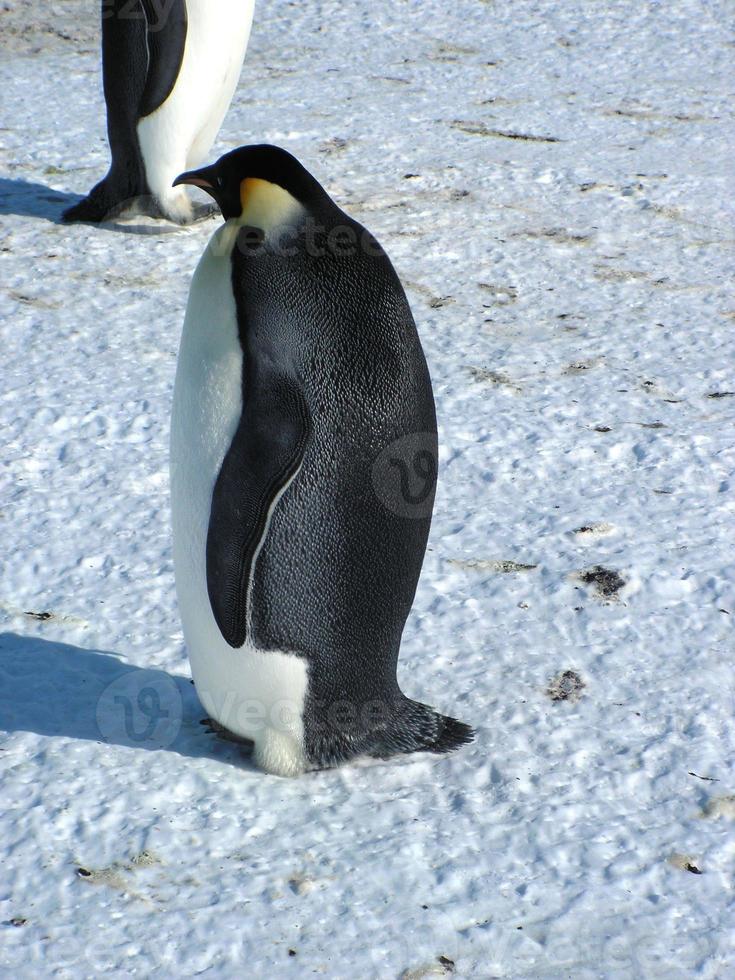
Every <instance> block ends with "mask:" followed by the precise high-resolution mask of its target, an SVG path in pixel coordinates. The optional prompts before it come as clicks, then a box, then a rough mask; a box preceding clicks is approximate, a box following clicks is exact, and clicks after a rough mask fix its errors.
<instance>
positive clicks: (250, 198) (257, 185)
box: [240, 177, 273, 211]
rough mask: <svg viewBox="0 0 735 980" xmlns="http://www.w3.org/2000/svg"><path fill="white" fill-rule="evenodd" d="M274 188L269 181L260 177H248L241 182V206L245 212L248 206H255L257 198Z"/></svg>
mask: <svg viewBox="0 0 735 980" xmlns="http://www.w3.org/2000/svg"><path fill="white" fill-rule="evenodd" d="M272 186H273V185H272V184H270V183H269V182H268V181H267V180H261V179H260V178H259V177H246V178H245V179H244V180H241V181H240V204H242V209H243V211H245V209H246V208H247V207H248V205H253V204H254V203H255V201H256V199H257V197H258V196H259V195H260V194H262V193H263V192H264V191H267V190H268V188H270V187H272Z"/></svg>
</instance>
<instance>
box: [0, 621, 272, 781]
mask: <svg viewBox="0 0 735 980" xmlns="http://www.w3.org/2000/svg"><path fill="white" fill-rule="evenodd" d="M204 715H205V711H204V709H203V708H202V706H201V704H200V703H199V699H198V698H197V696H196V692H195V691H194V687H193V685H192V683H191V681H190V680H189V678H187V677H180V676H177V675H173V674H167V673H166V672H165V671H162V670H145V669H140V668H138V667H133V666H131V665H130V664H126V663H124V662H123V661H121V659H120V657H119V655H118V654H115V653H108V652H104V651H100V650H85V649H83V648H82V647H76V646H71V645H70V644H68V643H58V642H56V641H53V640H44V639H42V638H41V637H37V636H20V635H19V634H17V633H0V732H2V731H5V732H35V733H36V734H37V735H45V736H49V737H52V738H53V737H56V738H59V737H61V738H74V739H82V740H86V741H91V742H100V743H103V744H104V743H107V744H110V745H122V746H125V747H126V748H129V749H136V750H157V751H161V750H168V751H170V752H176V753H177V754H179V755H182V756H189V757H192V758H211V759H216V760H218V761H219V762H225V763H230V764H231V765H234V766H237V767H239V768H243V769H254V768H255V767H254V765H253V764H252V763H251V761H250V759H249V758H248V751H247V747H246V746H242V745H235V744H233V743H229V742H225V741H222V740H220V739H218V738H216V736H214V735H213V734H209V733H208V732H207V731H206V730H205V728H204V726H203V725H202V724H201V719H202V718H203V717H204Z"/></svg>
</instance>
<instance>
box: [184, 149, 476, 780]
mask: <svg viewBox="0 0 735 980" xmlns="http://www.w3.org/2000/svg"><path fill="white" fill-rule="evenodd" d="M176 184H193V185H195V186H197V187H201V188H203V189H204V190H205V191H207V192H208V193H209V194H211V195H212V197H213V198H214V199H215V201H216V202H217V204H218V205H219V207H220V209H221V211H222V215H223V217H224V218H225V225H224V226H223V227H221V228H220V229H219V230H218V231H217V232H216V233H215V235H214V236H213V237H212V239H211V241H210V242H209V245H208V247H207V249H206V251H205V252H204V255H203V256H202V259H201V261H200V262H199V266H198V267H197V270H196V272H195V274H194V278H193V281H192V285H191V291H190V294H189V303H188V307H187V311H186V318H185V321H184V329H183V336H182V340H181V348H180V351H179V359H178V365H177V372H176V383H175V389H174V400H173V414H172V423H171V492H172V516H173V532H174V568H175V573H176V588H177V593H178V598H179V606H180V609H181V616H182V620H183V624H184V635H185V638H186V643H187V647H188V651H189V657H190V660H191V665H192V673H193V676H194V682H195V684H196V688H197V692H198V693H199V696H200V698H201V701H202V703H203V704H204V707H205V708H206V710H207V712H208V713H209V714H210V716H211V717H212V718H213V719H214V720H215V721H216V722H218V723H219V724H220V725H221V726H223V727H224V728H225V729H227V730H229V731H230V732H232V733H234V734H236V735H239V736H244V737H246V738H249V739H252V740H253V741H254V743H255V749H254V758H255V761H256V762H257V763H258V764H259V765H260V766H261V767H262V768H263V769H265V770H266V771H267V772H272V773H277V774H279V775H296V774H298V773H300V772H303V771H304V770H306V769H315V768H322V767H326V766H333V765H338V764H340V763H342V762H345V761H347V760H349V759H352V758H354V757H356V756H358V755H369V756H375V757H380V758H384V757H387V756H391V755H395V754H397V753H404V752H413V751H417V750H424V751H429V752H448V751H449V750H450V749H454V748H456V747H457V746H459V745H462V744H463V743H465V742H468V741H470V740H471V738H472V737H473V733H472V730H471V729H470V728H469V727H468V726H467V725H464V724H462V723H461V722H459V721H456V720H455V719H454V718H448V717H445V716H443V715H440V714H438V713H437V712H435V711H434V710H433V709H432V708H430V707H428V706H426V705H424V704H420V703H418V702H416V701H411V700H410V699H409V698H407V697H406V696H405V695H404V694H403V693H402V692H401V690H400V688H399V687H398V682H397V680H396V666H397V661H398V650H399V646H400V641H401V634H402V632H403V627H404V624H405V622H406V617H407V616H408V613H409V610H410V608H411V604H412V602H413V598H414V593H415V591H416V584H417V581H418V577H419V572H420V570H421V563H422V561H423V557H424V551H425V548H426V540H427V536H428V533H429V525H430V522H431V510H432V505H433V499H434V489H435V483H436V468H437V437H436V418H435V414H434V399H433V396H432V390H431V380H430V378H429V372H428V368H427V366H426V361H425V359H424V354H423V351H422V349H421V344H420V342H419V338H418V334H417V332H416V326H415V324H414V321H413V317H412V316H411V311H410V309H409V306H408V302H407V300H406V296H405V294H404V292H403V289H402V287H401V284H400V281H399V279H398V277H397V275H396V273H395V271H394V269H393V267H392V265H391V263H390V261H389V259H388V257H387V256H386V255H385V253H384V252H383V250H382V249H381V247H380V245H378V243H377V242H376V241H375V239H374V238H373V237H372V236H371V235H370V234H369V232H367V231H366V230H365V229H364V228H363V227H362V226H361V225H359V224H358V223H357V222H356V221H353V220H352V219H351V218H350V217H348V215H346V214H345V213H344V212H343V211H341V210H340V209H339V208H338V207H337V206H336V204H335V203H334V202H333V201H332V200H331V198H330V197H329V196H328V195H327V193H326V192H325V191H324V189H323V188H322V187H321V186H320V184H319V183H318V182H317V181H316V180H315V179H314V177H312V176H311V174H309V173H308V172H307V171H306V170H305V169H304V167H303V166H302V165H301V164H300V163H299V162H298V161H297V160H296V159H294V157H292V156H291V155H290V154H289V153H287V152H286V151H285V150H282V149H280V148H278V147H274V146H249V147H243V148H241V149H239V150H235V151H233V152H232V153H228V154H227V155H226V156H223V157H222V158H221V159H220V160H219V161H218V162H217V163H216V164H214V165H213V166H211V167H206V168H204V169H201V170H197V171H193V172H190V173H185V174H182V175H181V176H180V177H179V178H178V179H177V181H176Z"/></svg>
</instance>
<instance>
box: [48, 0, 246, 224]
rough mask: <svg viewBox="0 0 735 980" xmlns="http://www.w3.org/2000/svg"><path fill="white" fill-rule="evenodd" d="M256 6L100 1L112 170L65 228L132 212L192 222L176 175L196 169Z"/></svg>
mask: <svg viewBox="0 0 735 980" xmlns="http://www.w3.org/2000/svg"><path fill="white" fill-rule="evenodd" d="M253 6H254V0H103V2H102V73H103V80H104V92H105V103H106V106H107V135H108V139H109V143H110V152H111V154H112V163H111V165H110V170H109V172H108V174H107V176H106V177H105V178H104V179H103V180H102V181H100V183H99V184H97V185H96V186H95V187H93V188H92V190H91V191H90V193H89V195H88V196H87V197H86V198H84V200H82V201H80V202H79V203H78V204H75V205H74V206H73V207H71V208H68V209H67V210H66V211H65V212H64V220H65V221H105V220H107V219H110V218H113V217H115V216H116V215H118V214H120V213H122V212H124V211H126V210H135V211H137V212H144V213H147V214H149V215H152V216H154V217H164V218H168V219H170V220H172V221H176V222H178V223H181V224H184V223H186V222H189V221H191V220H192V219H193V218H194V217H195V214H194V210H193V208H192V205H191V201H190V200H189V198H188V196H187V194H186V191H185V190H184V189H183V188H179V189H178V190H177V189H175V188H174V187H173V186H172V182H173V180H174V178H175V177H176V176H177V174H179V173H181V171H182V170H186V169H187V168H189V167H196V166H198V165H199V164H200V163H202V162H203V160H204V159H205V157H206V155H207V154H208V153H209V150H210V148H211V146H212V143H213V142H214V140H215V138H216V136H217V133H218V132H219V128H220V126H221V125H222V121H223V119H224V117H225V114H226V112H227V109H228V107H229V105H230V102H231V101H232V96H233V94H234V92H235V88H236V86H237V81H238V78H239V77H240V70H241V68H242V62H243V58H244V57H245V50H246V48H247V44H248V38H249V36H250V25H251V22H252V18H253Z"/></svg>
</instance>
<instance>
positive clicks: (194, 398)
mask: <svg viewBox="0 0 735 980" xmlns="http://www.w3.org/2000/svg"><path fill="white" fill-rule="evenodd" d="M237 230H238V228H237V225H236V224H235V223H234V222H228V223H227V224H226V225H224V226H223V227H222V228H220V229H219V231H217V232H216V233H215V235H214V236H213V237H212V239H211V241H210V243H209V245H208V246H207V248H206V249H205V252H204V255H203V256H202V258H201V261H200V262H199V265H198V267H197V270H196V272H195V273H194V278H193V280H192V284H191V290H190V293H189V302H188V306H187V310H186V317H185V320H184V329H183V334H182V338H181V347H180V349H179V357H178V362H177V368H176V383H175V386H174V398H173V409H172V417H171V461H170V465H171V508H172V523H173V542H174V571H175V575H176V591H177V595H178V601H179V609H180V612H181V619H182V622H183V626H184V637H185V639H186V645H187V649H188V653H189V659H190V661H191V668H192V674H193V677H194V684H195V686H196V689H197V693H198V695H199V698H200V700H201V702H202V704H203V705H204V707H205V709H206V711H207V712H208V714H209V715H210V717H212V718H214V719H215V720H216V721H218V722H219V723H220V724H221V725H223V726H224V727H225V728H227V729H229V731H231V732H234V733H236V734H237V735H241V736H244V737H246V738H250V739H252V740H253V741H254V742H255V760H256V762H257V763H258V764H259V765H260V766H261V767H262V768H263V769H265V770H266V771H268V772H275V773H278V774H279V775H295V774H297V773H299V772H302V771H303V770H304V768H305V766H306V763H305V759H304V752H303V708H304V701H305V697H306V689H307V668H306V663H305V661H304V660H303V659H302V658H300V657H296V656H294V655H292V654H285V653H281V652H279V651H274V650H268V651H263V650H257V649H256V648H255V647H254V646H253V645H252V644H251V643H250V642H249V641H248V642H246V643H245V645H244V646H242V647H240V648H239V649H233V648H232V647H230V646H229V644H227V643H226V642H225V640H224V638H223V636H222V634H221V633H220V631H219V627H218V626H217V623H216V621H215V618H214V615H213V613H212V608H211V605H210V602H209V595H208V592H207V573H206V543H207V531H208V527H209V514H210V507H211V502H212V491H213V489H214V485H215V482H216V480H217V476H218V474H219V471H220V468H221V465H222V461H223V459H224V457H225V455H226V453H227V450H228V449H229V446H230V443H231V441H232V438H233V436H234V434H235V431H236V429H237V426H238V423H239V420H240V415H241V410H242V348H241V346H240V342H239V339H238V330H237V317H236V311H235V301H234V297H233V294H232V286H231V270H232V265H231V261H230V253H231V250H232V245H233V243H234V240H235V237H236V234H237Z"/></svg>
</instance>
